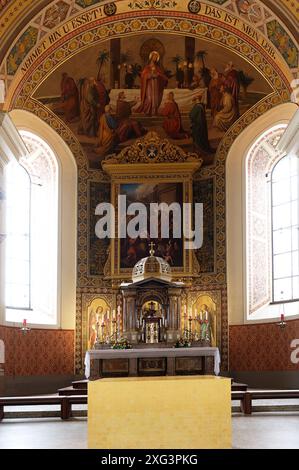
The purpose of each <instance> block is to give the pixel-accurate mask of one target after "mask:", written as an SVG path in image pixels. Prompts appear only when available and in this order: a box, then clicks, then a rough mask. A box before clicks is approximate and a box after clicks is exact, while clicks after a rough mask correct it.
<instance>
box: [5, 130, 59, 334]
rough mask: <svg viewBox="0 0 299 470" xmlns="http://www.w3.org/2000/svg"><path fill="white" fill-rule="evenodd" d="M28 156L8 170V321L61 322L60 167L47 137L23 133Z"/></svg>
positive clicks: (6, 248)
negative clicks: (59, 304)
mask: <svg viewBox="0 0 299 470" xmlns="http://www.w3.org/2000/svg"><path fill="white" fill-rule="evenodd" d="M20 134H21V136H22V138H23V140H24V142H25V144H26V146H27V149H28V155H27V156H26V157H23V158H22V159H21V160H20V162H19V163H17V162H12V163H10V164H9V165H8V166H7V169H6V208H7V209H6V246H5V271H6V272H5V280H6V285H5V298H6V320H7V321H9V322H20V321H22V319H23V318H26V319H27V320H28V321H29V322H30V323H35V324H49V325H52V324H56V323H57V283H58V240H59V224H58V214H59V204H58V202H59V198H58V180H59V167H58V163H57V159H56V157H55V154H54V153H53V151H52V150H51V148H50V147H49V146H48V145H47V144H46V142H44V141H43V140H42V139H40V138H39V137H37V136H36V135H34V134H32V133H29V132H27V131H20Z"/></svg>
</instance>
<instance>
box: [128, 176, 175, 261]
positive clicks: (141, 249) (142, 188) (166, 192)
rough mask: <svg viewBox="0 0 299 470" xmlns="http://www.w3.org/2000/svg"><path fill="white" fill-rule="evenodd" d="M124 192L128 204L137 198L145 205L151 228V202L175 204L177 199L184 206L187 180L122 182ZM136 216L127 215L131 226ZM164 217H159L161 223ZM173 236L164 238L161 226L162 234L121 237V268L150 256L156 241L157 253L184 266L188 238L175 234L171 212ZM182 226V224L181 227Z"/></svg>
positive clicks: (171, 233)
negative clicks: (151, 248)
mask: <svg viewBox="0 0 299 470" xmlns="http://www.w3.org/2000/svg"><path fill="white" fill-rule="evenodd" d="M120 194H121V195H124V196H126V198H127V207H128V206H129V205H130V204H132V203H135V202H139V203H142V204H144V205H145V207H146V209H147V228H148V229H149V227H150V204H151V203H157V204H161V203H167V204H168V205H171V204H172V203H174V202H176V203H178V204H180V206H181V207H182V203H183V184H182V183H158V184H148V183H138V184H122V185H121V186H120ZM132 218H133V216H127V226H128V223H129V222H130V220H131V219H132ZM160 223H161V218H159V224H160ZM169 225H170V227H169V238H162V237H161V231H160V227H159V233H158V236H159V238H157V239H155V238H152V237H150V233H149V232H148V233H147V234H145V235H146V236H144V238H139V237H138V238H136V239H133V238H130V237H127V238H121V239H120V268H121V269H124V268H133V267H134V266H135V264H136V263H137V262H138V261H139V260H140V259H142V258H145V257H147V256H149V245H150V243H151V242H154V246H155V255H156V256H159V257H161V258H163V259H165V261H167V262H168V263H169V265H170V266H172V267H182V266H183V265H184V262H183V251H184V242H183V238H174V236H173V216H172V213H171V212H170V217H169ZM181 229H182V227H181Z"/></svg>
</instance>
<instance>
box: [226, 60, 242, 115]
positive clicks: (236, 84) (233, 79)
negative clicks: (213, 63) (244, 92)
mask: <svg viewBox="0 0 299 470" xmlns="http://www.w3.org/2000/svg"><path fill="white" fill-rule="evenodd" d="M224 77H225V80H224V86H225V87H226V88H228V89H230V91H231V94H232V96H233V98H234V101H235V106H236V110H237V117H239V116H240V110H239V97H240V80H239V74H238V72H237V70H236V69H235V68H234V64H233V63H232V62H229V63H228V64H227V65H226V67H225V70H224Z"/></svg>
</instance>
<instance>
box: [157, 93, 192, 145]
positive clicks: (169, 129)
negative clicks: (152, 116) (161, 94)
mask: <svg viewBox="0 0 299 470" xmlns="http://www.w3.org/2000/svg"><path fill="white" fill-rule="evenodd" d="M160 114H161V115H162V116H164V122H163V128H164V130H165V132H166V134H167V135H168V137H170V138H171V139H185V138H187V137H188V134H187V133H186V132H185V131H184V129H183V126H182V118H181V113H180V110H179V107H178V104H177V103H176V101H175V99H174V93H173V92H170V93H168V96H167V101H166V102H165V104H164V107H163V109H162V110H161V112H160Z"/></svg>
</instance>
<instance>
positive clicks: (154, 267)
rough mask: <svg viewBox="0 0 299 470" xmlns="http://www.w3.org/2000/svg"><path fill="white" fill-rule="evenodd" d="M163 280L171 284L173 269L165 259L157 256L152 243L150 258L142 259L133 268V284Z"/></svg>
mask: <svg viewBox="0 0 299 470" xmlns="http://www.w3.org/2000/svg"><path fill="white" fill-rule="evenodd" d="M150 278H154V279H161V280H163V281H166V282H171V279H172V276H171V267H170V266H169V264H168V263H167V261H165V260H164V259H163V258H160V257H159V256H155V251H154V247H153V243H151V249H150V256H147V257H146V258H142V259H141V260H140V261H138V263H136V264H135V266H134V268H133V275H132V280H133V282H139V281H143V280H145V279H150Z"/></svg>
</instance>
